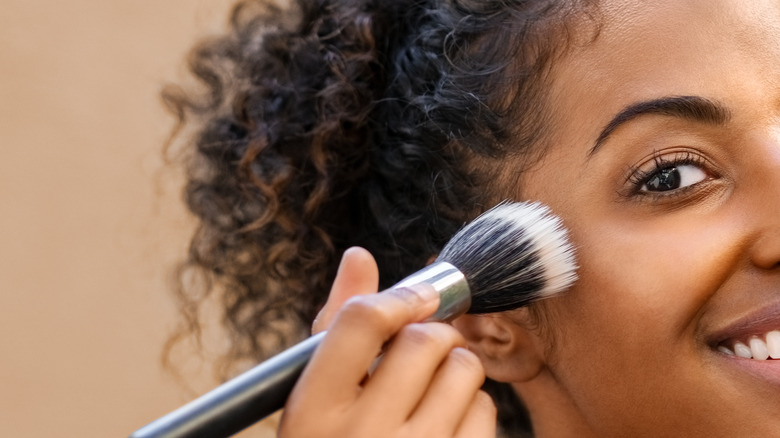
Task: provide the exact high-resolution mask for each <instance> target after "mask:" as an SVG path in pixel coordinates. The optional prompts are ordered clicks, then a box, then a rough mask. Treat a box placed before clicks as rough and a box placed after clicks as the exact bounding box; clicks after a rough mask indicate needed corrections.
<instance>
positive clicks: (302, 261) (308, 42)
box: [163, 0, 590, 435]
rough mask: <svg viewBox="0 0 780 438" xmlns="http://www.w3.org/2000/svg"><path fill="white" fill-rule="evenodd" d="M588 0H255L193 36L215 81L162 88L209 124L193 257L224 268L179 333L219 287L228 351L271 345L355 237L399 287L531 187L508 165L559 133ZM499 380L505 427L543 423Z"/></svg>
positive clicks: (183, 119)
mask: <svg viewBox="0 0 780 438" xmlns="http://www.w3.org/2000/svg"><path fill="white" fill-rule="evenodd" d="M589 3H590V2H588V1H587V0H580V1H577V0H569V1H561V0H557V1H556V0H548V1H542V0H536V1H534V0H490V1H489V0H392V1H387V0H297V1H295V2H294V4H292V5H289V6H284V7H282V6H278V5H274V4H272V3H268V2H265V1H260V0H243V1H239V2H238V3H237V4H236V5H235V6H234V8H233V11H232V15H231V18H230V27H229V32H228V33H226V34H225V35H222V36H219V37H217V38H212V39H209V40H205V41H203V42H201V43H200V44H199V45H198V46H196V48H195V49H194V50H193V52H192V53H191V57H190V60H189V66H190V70H191V72H192V73H193V75H194V76H195V77H196V78H197V79H198V80H199V82H201V83H202V84H203V85H204V86H205V87H204V90H205V91H204V92H200V93H193V92H191V91H184V90H182V88H180V87H173V86H172V87H169V88H168V89H167V90H166V91H165V92H164V93H163V97H164V100H165V102H166V103H167V104H168V106H169V108H170V109H171V110H172V111H173V112H174V113H175V114H176V115H177V117H178V119H179V124H178V126H177V129H181V128H183V127H187V128H194V129H195V131H196V132H195V134H194V135H193V136H192V137H191V138H188V139H186V140H185V142H184V148H185V149H186V151H187V160H186V170H187V180H188V182H187V185H186V189H185V196H186V202H187V205H188V207H189V209H190V210H191V211H192V213H194V214H195V215H196V216H197V217H198V218H199V227H198V229H197V231H196V233H195V235H194V237H193V239H192V242H191V246H190V250H189V258H188V260H187V261H186V262H185V263H184V264H183V267H182V269H183V271H186V272H197V273H200V274H202V275H204V276H205V277H206V279H207V280H208V281H207V282H205V283H204V284H203V285H202V287H201V288H185V287H183V286H181V287H179V288H178V289H177V292H178V294H177V296H178V298H179V301H180V306H181V309H182V312H183V315H184V323H183V328H182V330H183V331H182V332H180V333H179V335H181V334H182V333H184V332H188V331H197V328H198V307H199V305H200V303H202V302H203V300H205V299H206V297H208V296H209V295H216V296H217V297H218V300H219V302H220V303H221V306H222V307H223V309H224V323H225V326H226V327H227V328H228V330H229V332H230V333H231V334H232V339H231V341H232V343H231V349H230V351H229V353H228V357H227V359H228V360H229V361H232V362H236V361H240V360H246V359H249V358H251V359H252V360H258V359H261V358H263V357H266V356H268V355H270V354H272V353H274V352H276V351H278V350H279V349H281V348H283V347H284V346H287V345H288V344H290V343H292V342H293V341H295V340H298V339H299V338H300V337H302V336H304V335H305V334H306V333H307V331H308V327H309V325H310V323H311V321H312V319H313V317H314V316H315V314H316V312H317V311H318V310H319V308H320V307H321V306H322V304H323V303H324V300H325V299H326V296H327V293H328V290H329V287H330V284H331V282H332V280H333V277H334V275H335V271H336V268H337V265H338V262H339V259H340V257H341V254H342V253H343V251H344V250H345V249H347V248H348V247H350V246H354V245H359V246H362V247H365V248H366V249H368V250H369V251H370V252H371V253H372V254H373V255H374V256H375V258H376V260H377V262H378V265H379V267H380V271H381V286H382V287H387V286H389V285H392V284H393V283H394V282H396V281H397V280H399V279H400V278H402V277H403V276H405V275H407V274H409V273H411V272H413V271H415V270H417V269H419V268H420V267H422V266H424V265H425V264H426V261H428V260H429V259H430V258H431V257H432V256H434V255H435V254H436V253H437V252H438V251H439V249H440V248H441V247H442V246H443V244H444V243H445V242H446V241H447V240H448V239H449V237H450V236H451V235H452V234H453V233H454V232H455V231H456V230H457V229H458V228H459V227H460V226H461V225H462V224H463V223H464V222H466V221H467V220H469V219H470V218H472V217H473V216H475V215H476V214H478V213H479V212H481V211H482V210H484V209H485V208H487V207H490V206H491V205H492V204H494V203H495V202H496V201H498V200H500V199H503V198H511V197H512V196H513V195H516V193H517V187H514V186H513V185H512V184H507V183H506V181H507V175H509V174H513V173H517V172H518V171H519V167H522V166H521V163H522V162H523V159H526V160H527V159H529V157H531V156H533V155H534V154H535V153H536V152H538V151H540V150H541V149H543V148H542V145H543V144H544V141H545V132H547V130H548V129H549V128H550V126H549V125H550V122H549V117H548V116H549V114H550V109H549V106H550V102H548V100H547V96H546V95H545V87H544V85H545V81H546V79H547V72H548V71H549V67H550V65H551V63H552V61H553V60H554V58H555V57H556V56H559V55H560V53H562V52H563V51H564V50H565V47H567V41H568V38H570V35H571V32H570V26H571V23H572V22H573V20H574V18H576V17H579V16H582V15H583V11H587V10H588V6H589ZM177 132H178V131H177ZM179 135H181V134H179ZM514 157H518V158H519V159H512V160H509V158H514ZM508 162H511V163H512V166H513V167H512V168H511V169H510V168H509V166H507V164H506V163H508ZM502 181H503V182H504V183H502ZM182 275H186V274H182ZM179 337H180V336H177V337H174V338H175V339H178V338H179ZM487 386H488V387H489V388H488V390H489V391H490V392H491V393H492V394H493V395H494V397H495V398H496V400H497V402H498V405H499V417H500V418H499V420H500V423H501V425H502V427H503V428H504V429H505V430H507V431H508V432H509V433H512V434H514V435H520V434H521V433H523V432H522V431H526V432H527V431H530V425H529V424H528V420H527V417H526V416H524V415H518V412H523V411H522V404H520V402H519V400H518V399H517V396H516V395H515V394H514V392H513V391H512V390H511V388H509V387H508V386H506V385H502V384H498V383H496V382H488V383H487Z"/></svg>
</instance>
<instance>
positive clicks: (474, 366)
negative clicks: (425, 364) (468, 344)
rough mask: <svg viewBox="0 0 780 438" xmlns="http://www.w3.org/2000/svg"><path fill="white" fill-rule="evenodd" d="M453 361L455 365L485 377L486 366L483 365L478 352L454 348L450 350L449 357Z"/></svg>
mask: <svg viewBox="0 0 780 438" xmlns="http://www.w3.org/2000/svg"><path fill="white" fill-rule="evenodd" d="M447 359H448V360H449V361H451V362H452V363H453V365H455V366H457V367H459V368H462V369H464V370H465V371H467V372H469V374H473V375H475V376H479V377H481V378H483V379H484V377H485V367H484V366H482V361H480V360H479V358H478V357H477V355H476V354H474V353H472V352H471V351H469V350H467V349H465V348H454V349H452V351H450V354H449V357H448V358H447Z"/></svg>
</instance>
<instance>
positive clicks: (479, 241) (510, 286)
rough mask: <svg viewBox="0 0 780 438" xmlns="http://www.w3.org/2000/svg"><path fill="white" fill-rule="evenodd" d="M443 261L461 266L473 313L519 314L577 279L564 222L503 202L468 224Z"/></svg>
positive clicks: (532, 207) (537, 207) (541, 210)
mask: <svg viewBox="0 0 780 438" xmlns="http://www.w3.org/2000/svg"><path fill="white" fill-rule="evenodd" d="M437 260H438V261H445V262H449V263H451V264H453V265H454V266H456V267H457V268H458V269H459V270H460V271H461V272H463V274H464V275H465V276H466V279H467V281H468V283H469V287H470V288H471V294H472V303H471V308H470V309H469V313H492V312H501V311H505V310H511V309H516V308H518V307H522V306H525V305H527V304H530V303H532V302H535V301H537V300H540V299H543V298H548V297H551V296H553V295H555V294H557V293H559V292H561V291H564V290H566V289H568V288H569V287H570V286H571V285H572V284H573V283H574V282H575V281H576V280H577V274H576V271H577V264H576V261H575V258H574V248H573V247H572V245H571V243H569V240H568V233H567V231H566V229H565V228H564V227H563V224H562V223H561V220H560V218H558V217H557V216H554V215H553V214H552V213H551V212H550V209H549V208H547V207H546V206H544V205H542V204H539V203H512V202H505V203H501V204H499V205H497V206H495V207H493V208H492V209H490V210H488V211H486V212H485V213H483V214H482V215H480V216H479V217H477V218H476V219H475V220H473V221H472V222H470V223H469V224H467V225H466V226H465V227H463V228H462V229H461V230H460V231H458V232H457V233H456V234H455V236H453V237H452V239H450V241H449V242H448V243H447V245H445V247H444V249H442V251H441V253H440V254H439V257H438V259H437Z"/></svg>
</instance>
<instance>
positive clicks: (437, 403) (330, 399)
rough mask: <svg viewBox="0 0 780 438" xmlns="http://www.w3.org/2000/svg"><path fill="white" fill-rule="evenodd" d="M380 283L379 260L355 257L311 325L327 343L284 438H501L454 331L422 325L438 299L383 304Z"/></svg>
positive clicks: (396, 293)
mask: <svg viewBox="0 0 780 438" xmlns="http://www.w3.org/2000/svg"><path fill="white" fill-rule="evenodd" d="M377 283H378V272H377V267H376V263H375V262H374V259H373V257H371V255H370V254H369V253H368V252H367V251H365V250H363V249H360V248H352V249H350V250H348V251H347V252H346V253H345V254H344V258H343V260H342V262H341V266H340V267H339V272H338V274H337V275H336V279H335V281H334V283H333V287H332V290H331V294H330V297H329V299H328V303H327V304H326V305H325V307H324V308H323V310H322V311H321V312H320V315H319V316H318V317H317V319H316V320H315V323H314V330H316V331H321V330H323V329H325V328H326V327H327V329H328V333H327V335H326V336H325V339H324V340H323V342H322V344H321V345H320V347H319V348H318V350H317V352H316V353H315V355H314V356H313V357H312V360H311V361H310V362H309V365H308V367H307V368H306V369H305V370H304V372H303V374H302V375H301V378H300V379H299V380H298V384H297V385H296V387H295V389H294V390H293V392H292V394H291V395H290V398H289V399H288V401H287V405H286V406H285V411H284V414H283V416H282V420H281V424H280V427H279V437H280V438H415V437H420V438H423V437H425V438H432V437H433V438H435V437H448V438H449V437H457V438H479V437H490V438H493V437H495V427H496V411H495V407H494V405H493V402H492V400H491V399H490V397H489V396H488V395H487V394H485V393H484V392H482V391H480V390H479V388H480V386H481V384H482V382H483V381H484V378H485V374H484V370H483V368H482V365H481V364H480V362H479V360H478V359H477V357H476V356H475V355H474V354H473V353H471V352H470V351H468V350H467V349H466V348H464V347H465V341H464V339H463V337H462V336H461V335H460V333H458V331H457V330H455V329H454V328H452V327H451V326H449V325H447V324H443V323H420V322H419V321H422V320H424V319H425V318H426V317H428V316H430V315H431V314H433V312H434V311H435V310H436V307H437V306H438V302H439V301H438V295H437V294H436V293H435V291H433V289H431V288H429V287H425V286H421V287H415V288H414V289H398V290H389V291H386V292H383V293H381V294H376V293H375V292H376V290H377ZM381 352H383V356H382V359H381V360H380V361H379V362H378V364H375V365H376V368H375V369H374V370H373V371H372V372H371V375H370V376H369V375H368V374H369V369H372V364H374V363H375V361H376V358H377V357H378V355H379V354H380V353H381Z"/></svg>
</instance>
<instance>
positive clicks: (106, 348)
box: [0, 0, 255, 437]
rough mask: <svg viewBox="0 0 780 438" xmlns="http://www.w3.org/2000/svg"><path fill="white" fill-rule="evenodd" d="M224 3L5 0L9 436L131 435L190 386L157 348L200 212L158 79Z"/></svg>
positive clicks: (3, 349)
mask: <svg viewBox="0 0 780 438" xmlns="http://www.w3.org/2000/svg"><path fill="white" fill-rule="evenodd" d="M229 6H230V2H213V1H212V2H208V1H205V0H165V1H153V0H71V1H62V0H36V1H31V0H0V209H2V210H1V211H2V214H0V281H1V282H2V283H0V284H2V291H0V436H2V437H112V436H116V437H121V436H127V435H128V434H129V433H130V432H131V431H132V430H134V429H136V428H137V427H140V426H141V425H143V424H144V423H146V422H148V421H150V420H152V419H154V418H156V417H157V416H159V415H161V414H163V413H165V412H167V411H168V410H170V409H172V408H174V407H176V406H178V405H179V404H181V403H183V402H185V401H187V400H188V399H189V398H190V397H191V395H192V394H191V393H190V392H187V391H186V390H185V389H184V388H183V387H182V386H180V385H179V384H178V383H176V382H175V380H174V379H172V378H171V376H170V375H168V374H166V373H165V372H164V371H163V369H162V367H161V366H160V361H159V359H160V350H161V347H162V343H163V341H164V340H165V338H166V336H167V334H168V333H169V331H170V330H171V329H172V327H173V325H174V323H175V321H176V315H175V312H174V307H173V304H172V300H171V298H170V295H169V292H168V290H167V288H168V285H167V283H166V281H167V280H166V277H167V276H168V275H169V271H170V269H171V266H172V265H173V264H174V262H175V261H176V260H177V259H178V258H179V257H180V256H181V255H182V254H184V251H185V247H186V240H187V238H188V234H189V230H190V228H191V223H190V220H189V219H188V218H187V216H186V215H185V213H184V210H183V207H182V206H181V202H180V196H179V189H178V186H179V184H180V183H179V181H178V175H177V173H176V170H175V169H172V168H169V167H165V166H164V165H163V163H162V159H161V150H162V143H163V141H164V138H165V136H166V134H167V132H168V130H169V128H170V127H171V125H172V118H171V117H170V116H169V115H168V114H167V113H166V112H165V111H164V110H163V109H162V106H161V104H160V103H159V99H158V92H159V89H160V87H161V85H162V84H163V83H164V82H165V81H169V80H173V81H177V80H180V79H181V78H183V77H185V76H186V74H185V72H184V67H183V65H184V62H183V60H184V56H185V54H186V52H187V49H188V48H189V47H190V46H191V45H192V43H193V42H194V41H195V40H196V38H197V37H198V36H203V35H206V34H209V33H211V32H213V31H216V30H218V29H221V28H222V27H223V24H224V23H225V22H226V13H227V11H228V9H229ZM190 374H191V378H192V379H193V380H192V381H191V386H192V387H193V388H194V389H195V390H196V391H200V390H203V389H204V388H208V387H210V385H211V383H210V381H209V380H208V379H206V378H205V377H204V378H200V379H198V378H195V377H194V376H197V375H201V374H203V375H205V373H200V374H199V373H198V372H197V369H195V368H193V371H192V372H191V373H190ZM251 436H255V435H254V434H252V435H251Z"/></svg>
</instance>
